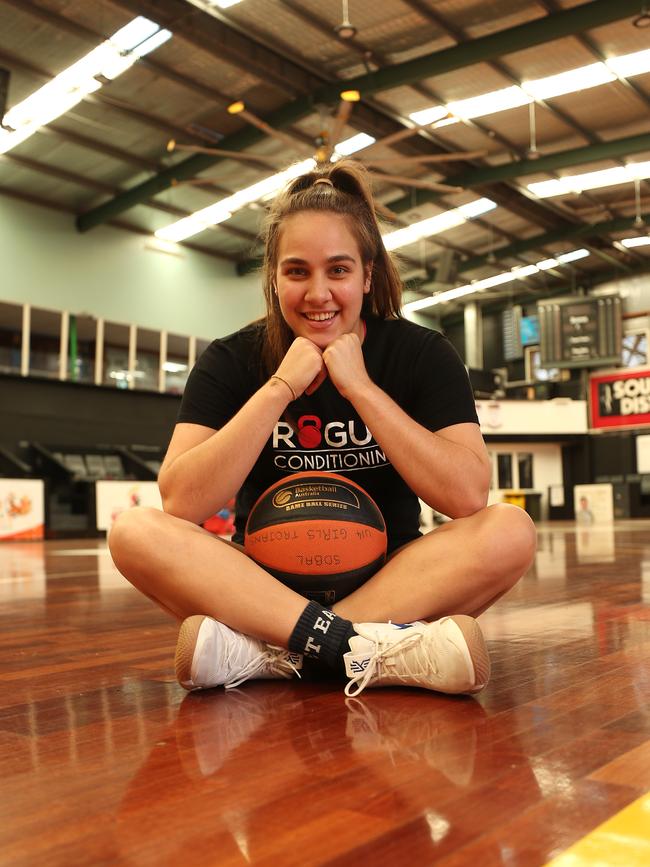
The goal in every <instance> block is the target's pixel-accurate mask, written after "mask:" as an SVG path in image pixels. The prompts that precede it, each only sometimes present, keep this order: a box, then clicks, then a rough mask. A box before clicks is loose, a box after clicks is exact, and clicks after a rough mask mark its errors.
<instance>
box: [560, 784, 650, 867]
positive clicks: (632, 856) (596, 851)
mask: <svg viewBox="0 0 650 867" xmlns="http://www.w3.org/2000/svg"><path fill="white" fill-rule="evenodd" d="M648 865H650V792H649V793H648V794H646V795H643V796H642V797H641V798H639V799H638V800H636V801H634V802H633V803H631V804H630V805H629V806H627V807H625V809H624V810H621V811H620V813H616V815H615V816H612V817H611V819H608V820H607V821H606V822H603V824H602V825H599V826H598V827H597V828H596V829H595V830H593V831H591V833H589V834H587V836H586V837H583V838H582V840H578V842H577V843H574V844H573V846H571V848H570V849H567V850H566V852H563V853H562V854H561V855H558V856H557V858H554V859H553V860H552V861H549V863H548V864H547V865H546V867H648Z"/></svg>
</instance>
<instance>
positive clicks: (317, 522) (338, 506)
mask: <svg viewBox="0 0 650 867" xmlns="http://www.w3.org/2000/svg"><path fill="white" fill-rule="evenodd" d="M244 549H245V551H246V553H247V554H248V555H249V557H251V558H252V559H253V560H255V562H256V563H258V564H259V565H260V566H262V567H263V568H264V569H266V571H267V572H270V573H271V575H273V576H275V577H276V578H278V579H279V580H280V581H282V583H283V584H286V585H288V586H289V587H291V588H292V589H293V590H295V591H296V592H298V593H300V594H302V595H303V596H305V597H307V598H308V599H315V600H316V601H317V602H321V603H323V604H326V605H332V604H333V603H334V602H338V600H339V599H342V598H343V597H344V596H347V595H348V594H349V593H351V592H352V591H353V590H355V589H356V588H357V587H359V586H360V585H361V584H363V583H364V581H366V580H367V579H368V578H370V577H371V575H373V574H374V573H375V572H376V571H377V570H378V569H379V568H380V567H381V566H382V565H383V564H384V562H385V560H386V524H385V523H384V518H383V516H382V514H381V512H380V511H379V507H378V506H377V504H376V503H375V501H374V500H373V499H372V497H371V496H370V495H369V494H368V493H366V491H364V489H363V488H362V487H360V486H359V485H357V484H356V483H355V482H352V481H350V479H347V478H345V477H344V476H339V475H336V474H334V473H319V472H305V473H295V474H294V475H291V476H287V477H286V478H284V479H282V480H281V481H279V482H276V483H275V484H274V485H271V487H270V488H268V490H266V491H265V492H264V493H263V494H262V496H261V497H259V499H258V500H257V502H256V503H255V505H254V506H253V508H252V509H251V512H250V514H249V516H248V521H247V523H246V530H245V532H244Z"/></svg>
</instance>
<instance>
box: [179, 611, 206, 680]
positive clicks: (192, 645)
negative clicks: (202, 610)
mask: <svg viewBox="0 0 650 867" xmlns="http://www.w3.org/2000/svg"><path fill="white" fill-rule="evenodd" d="M204 620H205V617H203V616H202V615H201V614H193V615H192V616H191V617H187V618H186V619H185V620H184V621H183V622H182V624H181V628H180V632H179V633H178V641H177V642H176V654H175V656H174V669H175V670H176V680H178V682H179V683H180V685H181V686H182V687H183V689H187V690H191V689H197V688H198V687H196V686H194V685H193V684H192V661H193V659H194V651H195V649H196V642H197V640H198V637H199V630H200V629H201V624H202V623H203V621H204Z"/></svg>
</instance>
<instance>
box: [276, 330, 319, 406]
mask: <svg viewBox="0 0 650 867" xmlns="http://www.w3.org/2000/svg"><path fill="white" fill-rule="evenodd" d="M276 373H277V375H278V376H279V377H281V378H282V379H284V380H286V381H287V382H288V383H290V384H291V387H292V388H293V390H294V391H295V393H296V394H297V395H298V397H300V395H301V394H303V392H305V393H306V394H313V392H315V391H316V389H317V388H318V386H319V385H320V384H321V383H322V381H323V380H324V379H325V377H326V376H327V368H326V367H325V364H324V363H323V353H322V351H321V350H320V349H319V348H318V347H317V346H316V344H315V343H312V342H311V340H307V338H306V337H296V339H295V340H294V341H293V343H292V344H291V346H290V347H289V349H288V350H287V354H286V355H285V356H284V358H283V359H282V361H281V363H280V366H279V367H278V369H277V370H276Z"/></svg>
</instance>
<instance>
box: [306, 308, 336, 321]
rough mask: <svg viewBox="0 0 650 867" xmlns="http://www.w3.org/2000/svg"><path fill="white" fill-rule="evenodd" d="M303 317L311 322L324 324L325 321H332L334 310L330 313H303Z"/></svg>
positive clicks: (334, 314)
mask: <svg viewBox="0 0 650 867" xmlns="http://www.w3.org/2000/svg"><path fill="white" fill-rule="evenodd" d="M305 316H306V317H307V319H311V320H312V321H313V322H325V320H326V319H333V318H334V317H335V316H336V310H334V311H332V312H330V313H305Z"/></svg>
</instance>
